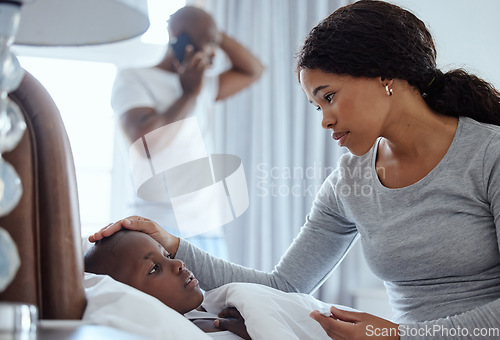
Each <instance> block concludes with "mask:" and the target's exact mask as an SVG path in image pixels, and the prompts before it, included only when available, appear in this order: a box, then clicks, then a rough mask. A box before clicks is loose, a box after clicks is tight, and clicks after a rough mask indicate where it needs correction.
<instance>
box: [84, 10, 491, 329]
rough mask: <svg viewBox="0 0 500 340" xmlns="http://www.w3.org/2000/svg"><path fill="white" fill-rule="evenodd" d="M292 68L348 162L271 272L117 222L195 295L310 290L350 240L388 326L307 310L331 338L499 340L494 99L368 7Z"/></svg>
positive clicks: (400, 22) (385, 14)
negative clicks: (173, 261)
mask: <svg viewBox="0 0 500 340" xmlns="http://www.w3.org/2000/svg"><path fill="white" fill-rule="evenodd" d="M297 71H298V79H299V82H300V84H301V86H302V88H303V90H304V92H305V94H306V95H307V97H308V99H309V101H310V102H311V103H312V104H313V105H315V106H316V107H317V109H318V110H319V111H321V112H322V114H323V121H322V125H323V127H324V128H326V129H329V130H332V137H333V139H335V140H336V141H337V142H338V143H339V145H341V146H345V147H347V148H348V149H349V151H350V153H349V154H345V155H343V157H342V158H341V159H340V161H339V166H338V168H337V169H336V170H335V171H334V172H333V173H332V174H331V175H330V176H329V177H328V178H327V180H326V181H325V183H324V184H323V186H322V188H321V190H320V192H319V193H318V196H317V197H316V199H315V201H314V204H313V207H312V210H311V212H310V214H309V215H308V217H307V220H306V223H305V225H304V226H303V227H302V229H301V231H300V233H299V235H298V236H297V238H296V239H295V240H294V242H293V243H292V245H291V246H290V248H289V249H288V251H287V252H286V253H285V255H284V256H283V257H282V259H281V260H280V263H279V264H278V265H277V266H276V268H275V270H274V271H273V272H272V273H263V272H258V271H254V270H251V269H248V268H243V267H240V266H236V265H233V264H229V263H226V262H223V261H221V260H218V259H215V258H212V257H210V256H209V255H208V254H206V253H204V252H202V251H200V250H199V249H196V248H195V247H193V246H192V245H190V244H189V243H187V242H186V241H184V240H179V239H177V238H175V237H172V236H170V235H166V234H165V233H164V232H162V231H161V228H159V227H158V226H156V225H155V224H154V223H153V222H148V221H141V220H137V219H136V218H133V219H132V220H131V221H129V220H127V221H124V222H123V224H124V226H125V227H128V228H132V229H139V230H143V231H145V232H148V233H150V234H153V236H156V237H157V238H158V239H159V240H161V243H162V244H164V245H165V247H166V249H167V250H168V251H169V252H170V253H173V254H175V257H176V258H177V257H178V258H181V259H182V260H184V261H185V262H186V265H187V266H189V267H190V268H191V269H192V270H193V272H194V273H195V275H196V276H197V277H198V279H199V280H200V282H201V283H202V284H203V285H202V288H203V289H212V288H215V287H218V286H220V285H222V284H224V283H227V282H233V281H247V282H257V283H262V284H266V285H269V286H272V287H275V288H278V289H281V290H284V291H299V292H306V293H307V292H311V291H312V290H313V289H314V288H316V287H317V286H318V285H320V284H321V283H322V282H323V281H324V280H325V279H326V278H327V277H328V275H329V273H330V272H331V271H332V270H333V269H334V268H335V266H336V265H337V264H338V263H339V262H340V261H341V259H342V258H343V256H344V255H345V253H346V252H347V251H348V250H349V248H350V246H351V245H352V244H353V242H354V241H355V240H356V239H357V238H358V237H359V238H360V241H361V244H362V247H363V251H364V253H365V255H366V258H367V261H368V264H369V266H370V268H371V269H372V270H373V271H374V273H375V274H376V275H377V276H378V277H380V278H381V279H382V280H384V281H385V284H386V287H387V290H388V293H389V297H390V302H391V304H392V306H393V309H394V313H395V315H394V321H395V322H397V323H392V322H390V321H388V320H384V319H381V318H378V317H375V316H372V315H369V314H365V313H352V312H343V311H339V310H337V309H334V308H332V314H333V317H326V316H322V315H320V314H319V313H318V312H313V313H311V316H312V317H313V318H314V319H316V320H317V321H318V322H320V324H321V325H322V327H323V328H324V329H325V331H326V332H327V333H328V334H329V335H330V336H331V337H332V338H335V339H342V338H363V337H368V338H371V337H373V336H377V335H383V336H391V337H392V338H394V339H398V338H399V337H419V336H422V337H429V336H435V337H440V338H445V337H446V336H449V337H450V338H456V336H468V337H470V338H478V337H479V336H485V335H496V336H499V334H498V333H493V334H491V332H498V331H499V328H500V255H499V241H498V239H499V236H500V233H499V230H500V228H499V227H497V225H496V222H497V221H499V220H500V170H499V166H500V128H499V127H498V126H497V125H500V94H499V93H498V92H497V91H496V90H495V89H494V88H493V87H492V86H491V85H489V84H488V83H486V82H485V81H483V80H481V79H479V78H477V77H475V76H473V75H469V74H467V73H466V72H465V71H463V70H454V71H450V72H447V73H446V74H443V73H442V72H441V71H440V70H438V69H437V68H436V50H435V47H434V43H433V40H432V37H431V35H430V33H429V32H428V31H427V29H426V27H425V25H424V23H423V22H422V21H420V20H419V19H418V18H416V17H415V16H414V15H413V14H411V13H409V12H408V11H406V10H403V9H401V8H399V7H397V6H395V5H392V4H388V3H385V2H381V1H359V2H356V3H354V4H351V5H348V6H346V7H343V8H340V9H339V10H337V11H336V12H334V13H333V14H332V15H330V16H329V17H328V18H326V19H324V20H323V21H322V22H321V23H319V24H318V25H317V26H316V27H315V28H313V30H312V31H311V32H310V33H309V35H308V37H307V38H306V41H305V43H304V45H303V47H302V50H301V51H300V53H299V54H298V63H297ZM499 223H500V222H499ZM119 228H121V226H120V222H117V223H115V224H114V225H112V226H110V227H109V228H107V229H106V230H104V231H100V232H98V233H96V235H94V236H93V237H91V240H92V239H99V238H102V237H103V236H108V235H109V234H111V233H113V232H114V231H115V230H116V229H119ZM195 258H196V261H194V259H195ZM202 263H203V266H201V265H200V264H202ZM196 264H198V265H196ZM398 324H399V325H398ZM485 332H490V333H488V334H485Z"/></svg>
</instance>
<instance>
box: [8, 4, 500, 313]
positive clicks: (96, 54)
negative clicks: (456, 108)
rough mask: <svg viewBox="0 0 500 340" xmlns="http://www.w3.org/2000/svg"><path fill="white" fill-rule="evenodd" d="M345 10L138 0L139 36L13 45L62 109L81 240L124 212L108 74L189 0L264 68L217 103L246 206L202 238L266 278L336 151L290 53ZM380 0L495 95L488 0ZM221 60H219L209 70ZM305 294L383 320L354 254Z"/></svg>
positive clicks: (385, 309) (379, 298)
mask: <svg viewBox="0 0 500 340" xmlns="http://www.w3.org/2000/svg"><path fill="white" fill-rule="evenodd" d="M350 2H352V1H348V0H315V1H307V0H273V1H267V0H239V1H235V0H197V1H190V0H187V1H184V0H168V1H166V0H149V2H148V5H149V15H150V21H151V27H150V29H149V30H148V31H147V32H146V33H145V34H144V35H143V36H142V37H139V38H136V39H132V40H130V41H125V42H119V43H114V44H110V45H106V46H92V47H74V48H68V47H64V48H62V47H50V48H40V47H36V48H33V47H21V46H14V48H13V50H14V52H15V53H16V54H17V56H18V58H19V60H20V62H21V64H22V66H23V67H24V68H25V69H26V70H28V71H29V72H31V73H32V74H33V75H34V76H35V77H37V78H38V79H39V80H40V81H41V82H42V84H43V85H44V86H45V87H46V88H47V90H48V91H49V93H50V94H51V95H52V97H53V98H54V100H55V102H56V104H57V106H58V107H59V109H60V111H61V114H62V117H63V120H64V123H65V126H66V129H67V132H68V135H69V139H70V142H71V146H72V150H73V154H74V159H75V165H76V173H77V181H78V189H79V200H80V213H81V220H82V235H88V234H90V233H93V232H94V231H96V230H97V229H99V228H101V227H102V226H104V225H106V224H108V223H109V222H112V221H115V220H117V219H120V218H123V217H125V216H127V215H128V214H127V211H126V207H125V206H124V202H123V186H124V183H128V181H130V178H129V172H128V165H126V164H120V163H119V160H117V157H116V150H115V141H116V138H118V137H117V133H116V132H117V125H116V123H115V120H114V117H113V112H112V109H111V106H110V95H111V87H112V84H113V80H114V77H115V75H116V72H117V70H118V69H119V68H122V67H135V66H148V65H154V64H155V63H156V62H158V61H159V59H160V58H161V57H162V56H163V54H164V52H165V48H166V47H165V46H166V44H167V43H168V34H167V31H166V21H167V20H168V18H169V16H170V14H171V13H173V12H175V11H176V10H177V9H179V8H180V7H182V6H184V5H185V4H186V3H187V4H194V5H196V6H200V7H203V8H204V9H205V10H207V11H208V12H210V13H211V14H213V16H214V18H215V20H216V22H217V24H218V26H219V28H220V29H221V30H224V31H225V32H227V33H228V34H229V35H231V36H233V37H235V38H236V39H238V40H239V41H240V42H242V43H243V44H244V45H245V46H247V47H249V48H250V49H251V50H252V52H253V53H254V54H256V55H257V56H258V57H259V58H260V59H261V61H262V62H263V64H264V65H265V67H266V71H265V74H264V75H263V77H262V78H261V79H260V80H259V82H258V84H255V85H253V86H252V87H251V88H249V89H247V90H245V91H243V92H242V93H241V94H238V95H236V96H234V97H232V98H230V99H229V100H227V101H225V102H224V103H221V104H219V105H218V106H217V111H218V112H217V115H216V117H217V118H216V119H217V122H216V123H217V140H216V149H217V152H219V153H229V154H235V155H237V156H239V157H240V158H241V159H242V161H243V166H244V169H245V173H246V178H247V183H248V189H249V196H250V206H249V208H248V210H247V211H246V212H245V213H244V214H243V215H242V216H241V217H239V218H238V219H236V220H234V221H233V222H231V223H229V224H227V225H225V226H224V227H222V228H220V230H219V231H218V233H217V238H218V239H219V240H218V241H220V239H222V240H223V242H222V243H220V242H217V243H214V244H213V245H212V246H211V244H210V240H211V239H208V242H207V243H206V246H205V248H206V249H207V250H208V251H210V252H212V253H214V254H217V255H219V256H222V257H225V258H226V259H228V260H230V261H233V262H236V263H240V264H242V265H246V266H250V267H254V268H256V269H261V270H272V268H273V267H274V265H275V264H276V263H277V262H278V261H279V258H280V256H281V255H282V254H283V253H284V251H285V250H286V248H287V247H288V245H289V244H290V243H291V241H292V240H293V238H294V237H295V235H296V234H297V233H298V230H299V229H300V227H301V225H302V223H303V221H304V219H305V216H306V215H307V213H308V211H309V209H310V207H311V202H312V200H313V199H314V195H315V193H316V191H317V189H318V188H319V185H320V184H321V183H322V182H323V180H324V179H325V178H326V177H327V176H328V174H329V173H330V172H331V171H332V170H333V168H334V167H335V165H336V162H337V160H338V158H339V156H340V155H341V154H342V153H343V152H345V150H343V149H340V148H339V147H338V146H337V145H336V143H333V142H332V140H331V138H330V136H329V134H328V132H326V131H323V130H322V128H321V126H320V121H321V116H320V114H319V113H318V112H316V111H315V110H314V108H313V107H312V106H311V105H310V104H309V103H308V102H307V99H306V97H305V96H304V95H303V93H302V91H301V89H300V86H299V85H298V83H297V77H296V74H295V72H294V53H295V52H296V51H297V49H298V48H299V47H300V44H301V42H302V41H303V39H304V38H305V36H306V34H307V33H308V32H309V30H310V29H311V28H312V27H313V26H314V25H316V24H317V23H318V22H319V21H320V20H321V19H323V18H324V17H326V16H327V15H328V14H330V13H331V12H333V11H334V10H335V9H337V8H338V7H340V6H343V5H346V4H348V3H350ZM390 2H393V3H396V4H398V5H400V6H403V7H405V8H407V9H409V10H411V11H412V12H414V13H415V14H416V15H417V16H418V17H420V18H421V19H422V20H423V21H424V22H425V23H426V24H427V26H428V28H429V29H430V31H431V33H432V34H433V36H434V38H435V43H436V47H437V50H438V65H439V67H440V68H441V69H442V70H443V71H445V70H448V69H451V68H457V67H463V68H465V69H467V70H468V71H471V72H473V73H476V74H477V75H479V76H480V77H482V78H484V79H486V80H487V81H489V82H491V83H492V84H493V85H495V86H496V87H497V88H500V69H499V68H498V58H499V55H500V44H499V43H498V37H497V32H499V31H500V22H499V20H498V18H497V17H498V13H500V2H499V1H496V0H476V1H469V0H440V1H434V0H394V1H390ZM110 20H119V18H110ZM224 63H225V60H224V58H223V57H222V56H221V57H219V59H217V60H216V63H215V65H214V69H215V70H217V69H218V68H223V67H224ZM211 238H213V235H211ZM221 244H223V246H221ZM221 247H224V249H221ZM315 296H317V297H318V298H320V299H321V300H324V301H327V302H331V303H340V304H344V305H349V306H352V307H355V308H358V309H361V310H365V311H368V312H371V313H373V314H377V315H380V316H383V317H388V318H390V317H391V312H390V307H389V305H388V303H387V298H386V295H385V291H384V288H383V284H382V282H380V281H379V280H378V279H377V278H376V277H374V276H373V275H372V274H371V273H370V271H369V269H368V268H367V266H366V264H365V262H364V259H363V254H362V252H361V250H360V249H359V247H357V246H355V247H354V248H353V249H352V251H351V252H350V253H349V254H348V256H347V257H346V258H345V260H344V262H343V263H342V265H340V266H339V267H338V268H337V269H336V270H335V272H334V273H333V275H332V276H331V277H330V278H329V279H328V280H327V282H326V283H325V284H324V285H323V286H322V287H321V288H320V289H319V290H318V291H317V292H316V293H315Z"/></svg>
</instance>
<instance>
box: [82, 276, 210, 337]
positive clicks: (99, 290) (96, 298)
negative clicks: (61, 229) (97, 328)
mask: <svg viewBox="0 0 500 340" xmlns="http://www.w3.org/2000/svg"><path fill="white" fill-rule="evenodd" d="M84 288H85V293H86V295H87V308H86V309H85V313H84V315H83V320H84V321H87V322H90V323H93V324H99V325H106V326H110V327H114V328H118V329H121V330H124V331H127V332H130V333H134V334H138V335H141V336H144V337H148V338H150V339H158V340H160V339H162V340H163V339H200V340H203V339H208V340H210V339H211V337H209V336H208V334H207V333H204V332H203V331H202V330H200V329H199V328H198V327H197V326H196V325H194V324H193V323H192V322H191V321H189V320H188V319H186V318H185V317H184V316H182V315H181V314H179V313H178V312H176V311H175V310H173V309H171V308H169V307H168V306H166V305H164V304H163V303H162V302H161V301H159V300H158V299H156V298H154V297H152V296H150V295H148V294H145V293H143V292H141V291H139V290H137V289H135V288H133V287H130V286H127V285H125V284H123V283H121V282H118V281H115V280H113V279H112V278H111V277H109V276H107V275H95V274H90V273H85V278H84Z"/></svg>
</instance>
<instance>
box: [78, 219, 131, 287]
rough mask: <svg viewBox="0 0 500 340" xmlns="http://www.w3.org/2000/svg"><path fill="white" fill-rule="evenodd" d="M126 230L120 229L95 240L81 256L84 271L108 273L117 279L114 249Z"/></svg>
mask: <svg viewBox="0 0 500 340" xmlns="http://www.w3.org/2000/svg"><path fill="white" fill-rule="evenodd" d="M127 232H130V230H125V229H122V230H120V231H118V232H116V233H114V234H113V235H111V236H108V237H105V238H103V239H101V240H99V241H96V242H95V243H94V245H93V246H92V247H91V248H90V249H89V250H87V252H86V253H85V255H84V257H83V260H84V266H85V272H87V273H93V274H101V275H109V276H111V277H112V278H113V279H115V280H117V274H118V271H117V269H118V266H116V262H115V257H116V256H117V254H116V253H115V251H114V249H115V247H116V245H117V244H118V243H119V242H120V240H121V239H122V238H123V236H125V234H126V233H127Z"/></svg>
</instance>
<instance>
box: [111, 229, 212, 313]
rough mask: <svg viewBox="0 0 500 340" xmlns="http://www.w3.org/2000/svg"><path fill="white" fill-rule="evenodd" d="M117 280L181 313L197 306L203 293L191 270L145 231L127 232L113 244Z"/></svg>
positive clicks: (201, 299) (201, 300)
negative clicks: (115, 255) (117, 266)
mask: <svg viewBox="0 0 500 340" xmlns="http://www.w3.org/2000/svg"><path fill="white" fill-rule="evenodd" d="M114 253H115V254H117V255H118V256H119V258H118V259H117V260H118V261H117V262H118V263H119V269H117V276H118V277H117V278H116V279H117V280H118V281H121V282H123V283H125V284H128V285H130V286H132V287H134V288H137V289H139V290H140V291H142V292H144V293H147V294H149V295H152V296H154V297H156V298H157V299H159V300H160V301H161V302H163V303H164V304H166V305H167V306H169V307H170V308H172V309H175V310H176V311H178V312H179V313H181V314H184V313H186V312H188V311H190V310H193V309H195V308H197V307H198V306H199V305H200V304H201V303H202V302H203V293H202V292H201V290H200V287H199V285H198V280H196V279H195V278H194V276H193V274H192V273H191V272H190V271H189V270H187V269H186V267H185V266H184V263H183V262H182V261H180V260H175V259H171V258H170V254H169V253H168V252H167V251H166V250H165V249H164V248H163V247H162V245H161V244H159V243H158V242H156V241H155V240H154V239H153V238H151V237H150V236H149V235H147V234H144V233H141V232H127V233H125V235H124V236H123V237H122V239H121V240H120V242H118V243H117V244H116V246H115V250H114Z"/></svg>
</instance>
